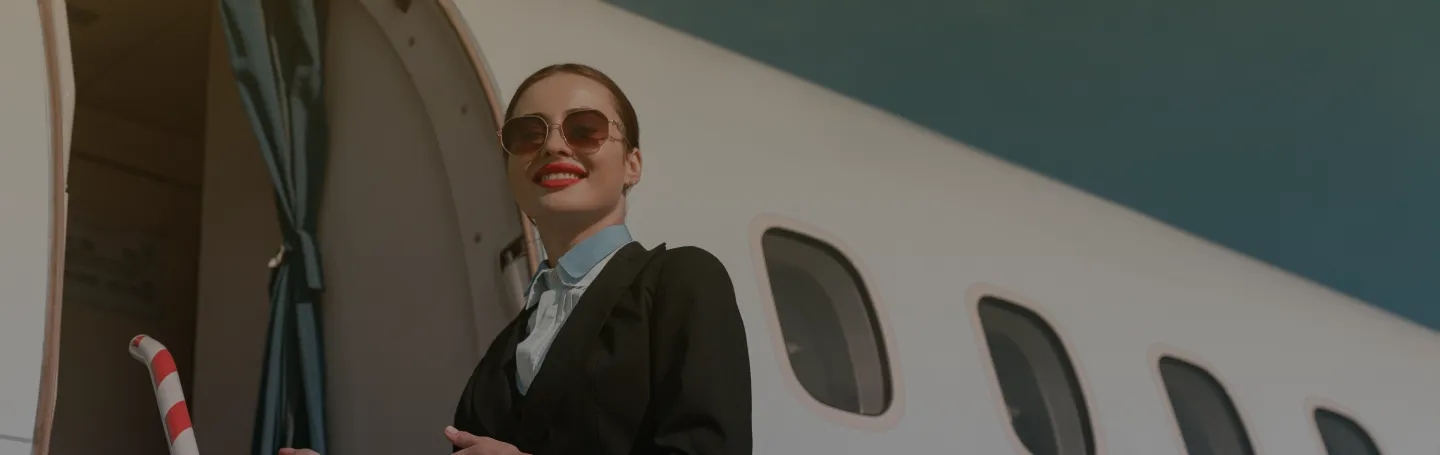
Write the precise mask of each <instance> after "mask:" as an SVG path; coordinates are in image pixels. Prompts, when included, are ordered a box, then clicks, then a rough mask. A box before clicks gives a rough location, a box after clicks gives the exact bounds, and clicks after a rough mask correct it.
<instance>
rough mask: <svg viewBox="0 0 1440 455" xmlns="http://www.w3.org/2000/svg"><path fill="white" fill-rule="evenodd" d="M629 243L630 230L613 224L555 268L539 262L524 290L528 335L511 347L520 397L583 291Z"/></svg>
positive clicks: (574, 249) (564, 258)
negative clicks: (531, 308)
mask: <svg viewBox="0 0 1440 455" xmlns="http://www.w3.org/2000/svg"><path fill="white" fill-rule="evenodd" d="M632 241H634V240H633V239H632V238H631V237H630V229H628V228H626V227H625V225H623V224H617V225H614V226H610V227H607V228H605V229H601V230H600V232H596V233H595V234H594V235H591V236H590V238H587V239H585V240H582V241H581V242H580V244H579V245H575V248H572V249H571V250H570V251H568V252H566V253H565V255H564V256H561V257H560V260H559V261H557V262H558V263H559V267H555V268H551V267H549V265H548V264H547V262H548V261H542V262H541V263H540V270H539V271H538V272H537V273H536V274H535V277H534V278H532V279H531V280H530V286H529V288H528V289H526V291H525V308H526V309H529V308H530V307H535V311H534V312H533V313H530V319H529V321H527V324H528V326H529V332H530V334H529V335H528V336H526V337H525V339H524V340H522V341H520V343H519V344H517V345H515V379H516V385H517V386H519V388H520V393H521V394H522V395H523V394H524V393H525V392H526V391H528V390H529V389H530V382H531V381H533V380H534V379H535V373H536V372H538V371H540V364H541V363H544V362H545V354H546V353H547V352H548V351H549V350H550V343H552V342H554V341H555V335H556V334H558V333H560V327H562V326H564V325H565V320H566V319H567V318H569V317H570V314H571V313H572V312H573V311H574V310H575V304H577V303H579V302H580V296H581V295H584V294H585V289H586V288H587V287H589V286H590V283H591V282H592V281H595V277H596V276H598V275H599V274H600V271H601V270H603V269H604V268H605V264H606V263H608V262H610V257H611V256H613V255H614V254H615V252H616V251H619V250H620V247H622V246H625V245H626V244H629V243H630V242H632Z"/></svg>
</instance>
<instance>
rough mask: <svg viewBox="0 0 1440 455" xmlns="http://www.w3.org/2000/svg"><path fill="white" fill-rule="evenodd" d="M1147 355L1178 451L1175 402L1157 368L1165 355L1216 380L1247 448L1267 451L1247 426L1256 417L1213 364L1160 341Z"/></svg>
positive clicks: (1182, 447)
mask: <svg viewBox="0 0 1440 455" xmlns="http://www.w3.org/2000/svg"><path fill="white" fill-rule="evenodd" d="M1148 357H1149V370H1150V375H1151V377H1152V378H1153V380H1154V382H1155V390H1156V392H1159V394H1160V402H1161V403H1164V407H1163V408H1162V409H1161V412H1162V413H1164V414H1165V415H1167V416H1169V422H1170V425H1169V427H1170V434H1171V435H1172V436H1173V438H1174V440H1175V448H1176V449H1178V450H1179V451H1180V453H1182V454H1183V453H1187V451H1186V445H1185V435H1184V433H1183V432H1182V430H1181V429H1180V416H1177V415H1175V403H1172V402H1171V401H1170V389H1168V388H1166V386H1165V377H1164V376H1163V375H1162V374H1161V372H1160V361H1161V360H1162V359H1164V358H1166V357H1170V358H1173V359H1175V360H1179V361H1181V362H1185V363H1188V364H1190V365H1192V366H1194V367H1196V368H1199V369H1200V370H1202V371H1204V372H1205V374H1207V375H1209V376H1210V379H1213V380H1214V381H1215V383H1216V384H1219V385H1220V389H1221V391H1223V392H1225V398H1226V399H1228V400H1229V401H1230V407H1231V408H1232V409H1234V410H1235V418H1236V419H1238V420H1239V421H1240V422H1239V423H1240V431H1242V432H1243V433H1244V435H1245V439H1246V440H1247V441H1248V442H1249V443H1250V451H1251V452H1252V453H1253V454H1255V455H1260V454H1264V453H1267V452H1266V451H1265V448H1264V447H1263V445H1264V444H1263V441H1262V440H1260V439H1259V438H1257V437H1255V436H1256V433H1255V431H1254V430H1253V429H1252V428H1251V426H1250V423H1251V422H1255V421H1256V420H1255V419H1253V418H1251V417H1253V416H1251V415H1250V413H1249V412H1247V411H1246V410H1245V409H1246V408H1245V407H1244V406H1241V405H1240V400H1239V399H1238V398H1237V397H1236V394H1235V389H1234V388H1233V387H1232V386H1231V383H1230V382H1229V381H1228V380H1226V379H1225V377H1224V376H1222V375H1220V374H1219V373H1217V372H1218V371H1219V370H1218V369H1216V368H1215V365H1213V364H1210V363H1209V362H1206V361H1204V360H1201V357H1200V356H1198V355H1195V354H1192V353H1190V352H1187V351H1185V350H1182V349H1179V348H1176V347H1174V346H1170V345H1167V344H1164V343H1155V344H1153V345H1151V347H1150V352H1149V356H1148ZM1312 426H1313V424H1312ZM1316 431H1318V430H1316Z"/></svg>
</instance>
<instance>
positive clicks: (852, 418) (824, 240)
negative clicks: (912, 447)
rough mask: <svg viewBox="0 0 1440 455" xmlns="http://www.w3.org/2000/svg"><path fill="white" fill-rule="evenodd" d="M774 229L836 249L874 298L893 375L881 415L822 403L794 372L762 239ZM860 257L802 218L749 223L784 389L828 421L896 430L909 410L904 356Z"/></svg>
mask: <svg viewBox="0 0 1440 455" xmlns="http://www.w3.org/2000/svg"><path fill="white" fill-rule="evenodd" d="M771 229H782V230H786V231H790V232H792V233H794V234H798V235H801V236H804V237H808V238H809V239H811V240H813V241H816V242H819V243H821V244H823V245H825V246H827V247H829V248H831V249H833V250H834V251H835V252H836V253H838V254H839V255H840V257H841V258H842V259H844V260H845V262H847V263H848V264H846V265H848V266H849V267H850V268H851V269H853V270H854V271H855V274H856V275H858V276H859V279H860V281H861V284H862V285H863V289H864V291H865V293H866V294H867V297H868V298H869V302H870V307H871V308H870V310H871V311H872V314H873V316H874V317H875V323H874V327H876V328H877V329H878V330H879V332H880V333H878V334H876V335H877V337H878V338H879V340H880V343H881V345H880V352H881V354H882V355H883V356H884V360H885V362H884V363H885V364H886V366H887V367H888V369H889V371H888V372H887V373H888V375H889V378H890V403H889V406H887V407H886V408H885V411H884V412H881V413H880V414H879V415H873V416H871V415H865V414H858V413H853V412H849V411H845V410H842V409H837V408H834V407H831V406H829V405H827V404H825V403H822V402H820V400H818V399H816V398H815V397H814V396H812V395H810V392H809V391H808V390H806V389H805V386H804V385H802V384H801V383H800V378H799V377H798V376H796V375H795V369H794V366H792V365H791V364H790V358H789V355H788V352H789V351H788V349H787V348H786V346H785V333H784V332H783V331H782V330H781V328H780V315H779V313H778V312H779V309H778V308H777V307H776V304H775V293H774V291H773V289H772V288H771V287H770V270H769V268H768V267H767V266H766V261H765V249H764V245H763V241H764V238H765V233H766V232H767V231H769V230H771ZM858 257H859V256H857V255H856V254H855V253H854V250H852V249H850V248H849V247H848V246H847V245H845V243H844V242H841V241H840V240H839V239H838V238H837V237H836V236H834V235H832V234H830V233H829V232H827V231H825V230H822V229H819V228H817V227H815V226H814V225H811V224H808V223H805V222H802V221H799V220H795V219H792V218H788V217H784V216H780V215H776V214H770V213H763V214H760V215H757V216H755V217H754V218H753V219H752V220H751V222H750V258H751V263H752V266H753V268H754V271H755V284H756V286H757V289H756V290H757V291H758V294H759V295H760V301H761V303H763V305H761V307H763V308H764V313H765V325H766V329H767V332H768V334H769V335H770V337H769V338H770V352H771V355H772V356H774V359H775V362H776V363H777V364H779V367H780V375H781V376H782V378H783V381H784V382H785V387H786V388H787V389H789V391H790V395H791V396H793V397H795V398H796V399H797V400H799V401H800V403H801V404H802V405H803V406H804V407H805V408H806V409H809V410H810V412H811V413H814V414H815V415H817V416H820V417H822V418H824V419H825V420H829V421H831V422H835V423H838V424H841V425H844V426H847V427H851V428H856V429H861V430H870V431H885V430H888V429H890V428H893V427H894V426H895V425H896V424H897V423H898V422H899V421H900V416H901V415H903V414H904V412H905V381H904V377H903V375H902V374H901V371H903V368H901V367H900V355H899V352H898V351H897V349H896V345H895V338H894V329H893V327H892V326H891V324H890V317H889V312H888V311H886V306H887V305H886V304H885V299H884V297H883V296H882V295H880V293H879V292H878V289H877V286H876V285H875V282H874V281H872V280H870V277H873V276H874V275H872V274H870V273H869V270H868V269H867V268H866V267H865V265H864V264H863V263H862V262H861V261H859V260H857V258H858Z"/></svg>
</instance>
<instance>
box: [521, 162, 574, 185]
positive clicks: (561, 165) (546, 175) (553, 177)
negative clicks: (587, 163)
mask: <svg viewBox="0 0 1440 455" xmlns="http://www.w3.org/2000/svg"><path fill="white" fill-rule="evenodd" d="M586 175H587V173H586V172H585V168H583V167H580V165H578V164H574V163H566V162H563V161H556V162H552V163H550V164H546V165H545V166H544V167H541V168H540V171H539V172H536V173H535V178H534V181H535V184H537V185H540V186H542V187H545V188H550V189H557V188H564V187H567V186H570V185H574V184H576V183H580V179H583V178H585V176H586Z"/></svg>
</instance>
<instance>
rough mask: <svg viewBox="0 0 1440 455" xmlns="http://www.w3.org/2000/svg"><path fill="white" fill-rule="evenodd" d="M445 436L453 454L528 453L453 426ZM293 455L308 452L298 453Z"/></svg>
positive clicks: (507, 454)
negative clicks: (453, 449)
mask: <svg viewBox="0 0 1440 455" xmlns="http://www.w3.org/2000/svg"><path fill="white" fill-rule="evenodd" d="M445 437H446V438H449V439H450V442H451V443H452V444H455V447H459V448H460V451H459V452H455V454H454V455H530V454H527V453H525V452H521V451H520V449H517V448H515V446H513V445H510V444H507V443H504V442H500V441H498V440H495V439H492V438H486V437H482V436H475V435H473V434H470V433H466V432H464V431H460V430H457V429H455V427H445ZM285 455H290V454H285ZM294 455H309V454H303V453H299V454H294Z"/></svg>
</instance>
